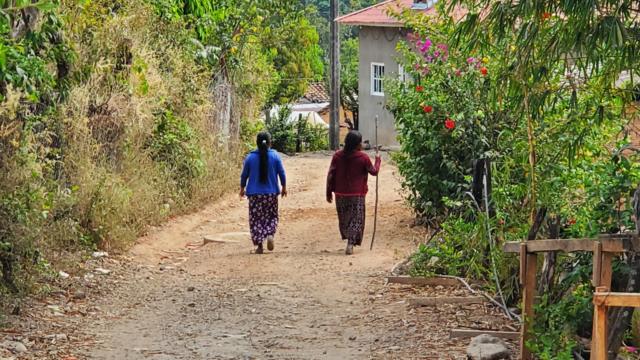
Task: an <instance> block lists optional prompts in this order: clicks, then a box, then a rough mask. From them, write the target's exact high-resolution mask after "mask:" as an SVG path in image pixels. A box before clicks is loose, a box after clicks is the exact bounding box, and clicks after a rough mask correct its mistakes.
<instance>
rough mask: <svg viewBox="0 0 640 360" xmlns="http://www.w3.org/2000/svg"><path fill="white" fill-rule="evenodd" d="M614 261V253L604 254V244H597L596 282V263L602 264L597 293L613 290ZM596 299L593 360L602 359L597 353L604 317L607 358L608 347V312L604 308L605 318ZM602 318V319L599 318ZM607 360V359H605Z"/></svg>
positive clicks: (595, 249)
mask: <svg viewBox="0 0 640 360" xmlns="http://www.w3.org/2000/svg"><path fill="white" fill-rule="evenodd" d="M597 244H600V249H598V246H597ZM598 252H600V254H598ZM598 259H599V261H598ZM612 260H613V253H610V252H605V253H602V243H601V242H598V243H596V246H595V248H594V252H593V271H594V275H593V278H594V280H595V279H596V263H600V264H599V268H600V270H599V271H598V284H597V285H596V284H595V283H594V286H595V287H596V292H605V291H604V290H605V289H607V290H606V291H609V290H608V289H611V277H612V274H613V268H612V264H611V263H612ZM596 300H597V299H596V298H594V299H593V304H594V307H593V326H592V328H591V359H592V360H594V359H600V358H598V357H597V353H598V351H599V349H598V346H600V344H599V339H598V336H601V335H597V334H598V332H599V331H601V330H599V329H598V327H599V326H602V325H601V324H600V323H601V322H602V320H603V319H601V318H602V317H604V321H605V324H604V326H605V330H604V335H602V337H603V338H604V339H605V345H604V347H605V349H604V351H605V356H606V352H607V345H606V339H607V336H608V334H607V329H606V327H607V324H606V320H607V319H606V318H607V311H606V307H604V306H603V308H604V316H603V315H601V312H602V311H603V310H602V309H600V311H599V310H598V308H597V305H596ZM599 316H600V317H599ZM603 359H605V360H606V358H603Z"/></svg>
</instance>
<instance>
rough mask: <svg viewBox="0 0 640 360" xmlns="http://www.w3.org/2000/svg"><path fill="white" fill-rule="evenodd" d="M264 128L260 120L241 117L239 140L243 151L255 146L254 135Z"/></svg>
mask: <svg viewBox="0 0 640 360" xmlns="http://www.w3.org/2000/svg"><path fill="white" fill-rule="evenodd" d="M264 129H265V126H264V123H263V122H262V121H251V120H246V119H243V120H242V122H241V123H240V141H241V142H242V145H243V146H244V149H243V152H244V153H246V152H249V151H251V150H253V149H255V147H256V137H257V136H258V133H259V132H261V131H263V130H264Z"/></svg>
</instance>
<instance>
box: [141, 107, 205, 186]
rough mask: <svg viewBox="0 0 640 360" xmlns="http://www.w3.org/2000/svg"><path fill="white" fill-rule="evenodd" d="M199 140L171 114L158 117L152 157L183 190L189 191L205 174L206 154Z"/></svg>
mask: <svg viewBox="0 0 640 360" xmlns="http://www.w3.org/2000/svg"><path fill="white" fill-rule="evenodd" d="M195 140H196V139H195V132H194V130H193V129H192V128H191V127H190V126H189V124H188V123H187V122H186V121H184V120H183V119H180V118H177V117H176V116H175V115H174V114H173V113H172V112H171V111H169V110H166V111H164V112H162V113H161V114H159V115H158V116H157V120H156V125H155V128H154V130H153V135H152V137H151V140H150V144H149V149H150V150H151V157H152V159H154V160H155V161H158V162H160V163H162V164H163V165H164V166H165V167H166V171H167V172H168V173H169V174H171V177H173V178H174V179H175V181H176V182H177V183H178V184H179V186H180V188H185V187H186V186H187V185H188V184H189V183H191V181H192V180H193V179H195V178H197V177H199V176H201V175H202V173H203V171H204V162H203V160H202V152H201V151H200V148H199V147H198V144H197V143H196V141H195Z"/></svg>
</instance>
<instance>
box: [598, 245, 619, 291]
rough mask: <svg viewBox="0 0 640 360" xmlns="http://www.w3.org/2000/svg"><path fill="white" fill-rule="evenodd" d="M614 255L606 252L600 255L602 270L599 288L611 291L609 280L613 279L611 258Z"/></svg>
mask: <svg viewBox="0 0 640 360" xmlns="http://www.w3.org/2000/svg"><path fill="white" fill-rule="evenodd" d="M614 256H615V254H613V253H610V252H606V253H603V254H602V270H601V271H600V286H605V287H607V288H609V289H611V278H612V277H613V257H614Z"/></svg>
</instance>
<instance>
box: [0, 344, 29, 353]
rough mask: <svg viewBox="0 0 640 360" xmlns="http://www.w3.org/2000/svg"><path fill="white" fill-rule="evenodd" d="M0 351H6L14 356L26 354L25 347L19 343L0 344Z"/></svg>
mask: <svg viewBox="0 0 640 360" xmlns="http://www.w3.org/2000/svg"><path fill="white" fill-rule="evenodd" d="M0 349H6V350H9V351H11V352H13V353H14V354H22V353H25V352H27V347H26V346H24V344H23V343H21V342H19V341H5V342H2V343H0Z"/></svg>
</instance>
